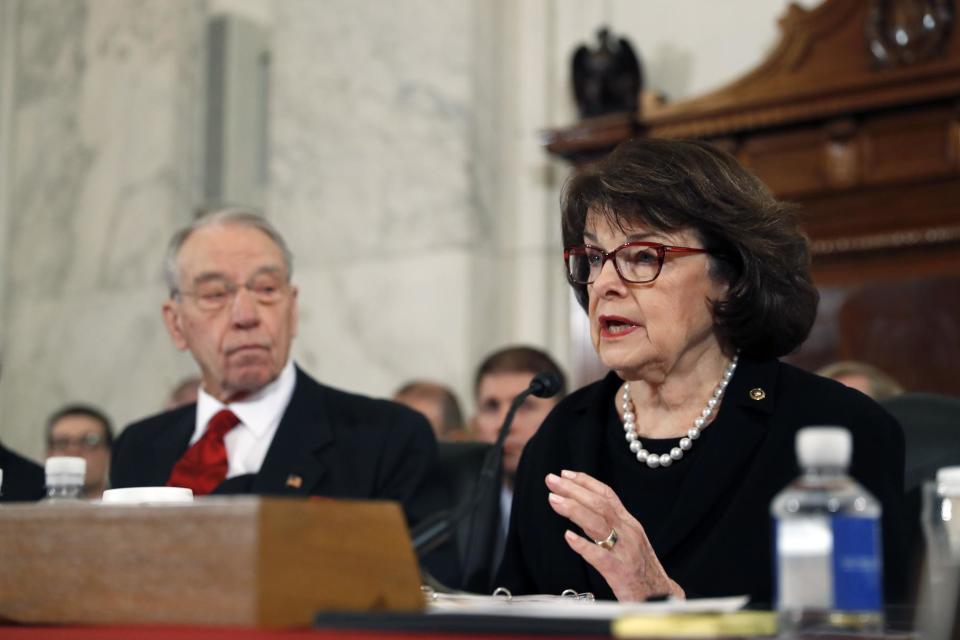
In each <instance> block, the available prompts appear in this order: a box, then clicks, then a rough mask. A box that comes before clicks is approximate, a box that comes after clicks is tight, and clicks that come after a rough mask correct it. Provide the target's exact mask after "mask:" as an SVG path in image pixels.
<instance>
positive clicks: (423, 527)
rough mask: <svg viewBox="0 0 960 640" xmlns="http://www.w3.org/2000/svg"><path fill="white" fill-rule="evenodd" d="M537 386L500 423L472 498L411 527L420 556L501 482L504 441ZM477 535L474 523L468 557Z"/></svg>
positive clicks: (517, 400)
mask: <svg viewBox="0 0 960 640" xmlns="http://www.w3.org/2000/svg"><path fill="white" fill-rule="evenodd" d="M533 392H534V389H532V388H529V387H528V388H527V389H524V390H523V391H522V392H521V393H520V394H519V395H517V397H515V398H514V399H513V402H511V403H510V409H509V410H508V411H507V415H506V416H505V417H504V419H503V424H502V425H501V426H500V432H499V433H498V434H497V440H496V442H495V443H494V444H493V446H492V447H491V448H490V449H489V450H488V451H487V454H486V456H484V458H483V465H482V466H481V467H480V476H479V478H477V483H476V484H475V485H474V489H473V496H472V497H471V498H470V500H467V501H466V502H463V503H461V504H460V505H459V506H458V507H457V508H456V509H445V510H443V511H440V512H439V513H437V514H435V515H433V516H431V517H429V518H427V519H426V520H423V521H422V522H420V524H418V525H417V526H416V527H414V528H413V529H412V530H411V531H410V537H411V541H412V542H413V549H414V551H415V552H416V553H417V555H418V556H423V555H425V554H427V553H429V552H430V551H433V550H434V549H436V548H437V547H438V546H440V545H441V544H443V543H444V542H446V541H447V540H448V539H449V538H450V533H451V531H452V530H453V527H454V525H456V524H457V523H459V522H460V521H461V520H463V518H465V517H466V516H467V515H469V514H470V513H471V512H472V511H473V510H474V509H475V508H476V507H477V506H478V505H480V504H482V503H483V501H484V500H485V499H487V497H488V496H489V495H490V491H491V490H492V488H493V485H494V484H496V483H498V482H499V476H500V474H499V470H500V464H501V463H502V461H503V443H504V441H505V440H506V439H507V435H509V433H510V425H511V424H512V423H513V416H514V415H515V414H516V413H517V409H519V408H520V405H521V404H523V401H524V400H526V399H527V397H528V396H530V395H531V394H533ZM475 538H476V527H471V530H470V536H469V538H468V541H467V548H466V555H465V557H466V558H469V557H470V552H471V551H472V550H473V546H474V543H475Z"/></svg>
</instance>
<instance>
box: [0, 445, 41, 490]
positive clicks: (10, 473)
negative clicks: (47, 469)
mask: <svg viewBox="0 0 960 640" xmlns="http://www.w3.org/2000/svg"><path fill="white" fill-rule="evenodd" d="M0 469H3V486H2V487H0V502H29V501H31V500H39V499H40V498H43V497H44V496H45V495H46V494H47V492H46V490H45V488H44V485H45V484H46V478H45V477H44V473H43V467H41V466H40V465H38V464H37V463H36V462H33V461H32V460H27V459H26V458H24V457H23V456H21V455H19V454H17V453H14V452H13V451H11V450H10V449H7V448H6V447H4V446H3V445H2V444H0Z"/></svg>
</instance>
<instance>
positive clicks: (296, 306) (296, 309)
mask: <svg viewBox="0 0 960 640" xmlns="http://www.w3.org/2000/svg"><path fill="white" fill-rule="evenodd" d="M298 293H299V291H298V289H297V288H296V287H290V296H291V298H292V300H291V302H290V304H292V305H293V308H292V309H291V310H290V313H291V314H292V315H293V320H292V323H293V327H291V329H290V337H291V338H296V337H297V330H298V329H299V328H300V303H299V301H298V299H297V294H298Z"/></svg>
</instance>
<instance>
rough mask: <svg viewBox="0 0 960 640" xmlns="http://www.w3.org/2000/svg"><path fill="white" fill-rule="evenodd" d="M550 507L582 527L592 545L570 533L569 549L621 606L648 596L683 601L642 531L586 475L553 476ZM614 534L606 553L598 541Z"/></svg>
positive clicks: (549, 481) (549, 484)
mask: <svg viewBox="0 0 960 640" xmlns="http://www.w3.org/2000/svg"><path fill="white" fill-rule="evenodd" d="M546 481H547V487H548V488H549V489H550V495H549V500H550V506H551V507H552V508H553V510H554V511H556V512H557V513H558V514H560V515H561V516H563V517H565V518H567V519H569V520H571V521H572V522H573V523H574V524H576V525H577V526H579V527H580V528H581V529H582V530H583V532H584V533H586V534H587V535H588V536H590V538H591V539H590V540H587V539H585V538H582V537H580V536H578V535H577V534H575V533H574V532H572V531H570V530H567V532H566V533H565V534H564V537H565V538H566V541H567V544H569V545H570V548H571V549H573V550H574V551H576V552H577V553H579V554H580V556H581V557H582V558H583V559H584V560H586V561H587V562H589V563H590V565H591V566H593V568H594V569H596V570H597V571H598V572H599V573H600V575H601V576H603V579H604V580H606V581H607V584H609V585H610V588H611V589H612V590H613V594H614V595H615V596H616V597H617V600H621V601H638V600H646V599H647V598H649V597H650V596H663V595H669V596H672V597H675V598H683V597H684V593H683V589H681V588H680V585H678V584H677V583H676V582H674V581H673V580H671V579H670V576H668V575H667V572H666V571H664V569H663V565H661V564H660V560H659V559H658V558H657V555H656V553H654V551H653V547H652V546H650V541H649V540H648V539H647V534H646V532H645V531H644V530H643V526H642V525H641V524H640V523H639V522H638V521H637V519H636V518H634V517H633V516H632V515H630V512H628V511H627V510H626V509H625V508H624V506H623V503H621V502H620V498H618V497H617V494H615V493H614V492H613V489H611V488H610V487H608V486H607V485H605V484H603V483H602V482H600V481H599V480H597V479H595V478H592V477H590V476H589V475H587V474H586V473H579V472H574V471H562V472H561V474H560V476H557V475H554V474H552V473H551V474H549V475H548V476H547V479H546ZM614 529H616V532H617V542H616V543H615V544H614V545H613V547H612V548H609V549H605V548H603V547H601V546H600V545H599V544H597V543H596V542H594V541H595V540H604V539H606V538H607V537H608V536H609V535H610V532H611V531H612V530H614Z"/></svg>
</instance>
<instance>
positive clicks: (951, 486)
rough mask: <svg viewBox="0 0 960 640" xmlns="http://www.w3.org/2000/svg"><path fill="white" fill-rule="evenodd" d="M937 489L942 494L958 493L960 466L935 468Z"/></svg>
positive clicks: (959, 491) (959, 492) (959, 488)
mask: <svg viewBox="0 0 960 640" xmlns="http://www.w3.org/2000/svg"><path fill="white" fill-rule="evenodd" d="M937 491H938V492H940V493H941V494H943V495H947V494H949V495H957V494H960V467H943V468H942V469H937Z"/></svg>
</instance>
